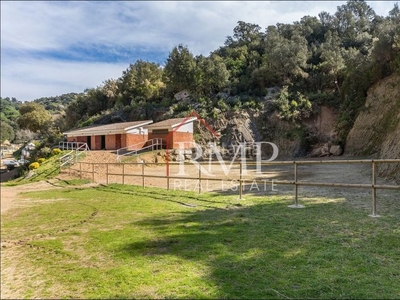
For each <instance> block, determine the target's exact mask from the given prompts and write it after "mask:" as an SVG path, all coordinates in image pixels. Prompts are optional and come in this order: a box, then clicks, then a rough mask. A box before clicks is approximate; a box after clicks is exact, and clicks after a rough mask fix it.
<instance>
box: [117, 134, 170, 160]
mask: <svg viewBox="0 0 400 300" xmlns="http://www.w3.org/2000/svg"><path fill="white" fill-rule="evenodd" d="M149 143H151V144H150V145H148V146H145V147H140V148H138V149H134V150H132V151H130V152H126V153H122V154H121V153H120V150H126V149H129V148H132V147H135V146H138V145H141V144H142V143H138V144H134V145H131V146H128V147H124V148H120V149H118V150H117V161H118V162H121V157H122V156H128V155H136V154H138V152H139V151H142V150H146V149H150V148H151V151H153V150H159V149H162V147H163V145H164V140H163V139H162V138H155V139H151V140H148V141H146V142H145V145H146V144H149ZM159 146H160V147H159Z"/></svg>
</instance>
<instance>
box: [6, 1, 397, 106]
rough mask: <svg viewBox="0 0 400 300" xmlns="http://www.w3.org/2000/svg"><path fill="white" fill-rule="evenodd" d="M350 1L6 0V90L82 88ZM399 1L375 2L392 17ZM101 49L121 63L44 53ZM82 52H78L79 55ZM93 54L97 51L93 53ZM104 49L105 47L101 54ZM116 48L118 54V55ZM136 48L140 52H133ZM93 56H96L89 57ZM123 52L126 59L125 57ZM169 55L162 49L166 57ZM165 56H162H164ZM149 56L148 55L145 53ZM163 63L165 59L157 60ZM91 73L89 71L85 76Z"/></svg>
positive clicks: (29, 93) (26, 93) (31, 92)
mask: <svg viewBox="0 0 400 300" xmlns="http://www.w3.org/2000/svg"><path fill="white" fill-rule="evenodd" d="M345 3H346V2H345V1H148V2H146V1H127V2H123V1H93V2H90V1H21V2H19V1H1V52H2V53H1V54H2V57H1V68H2V69H1V83H2V86H1V95H2V97H6V96H10V97H16V98H17V99H19V100H24V101H25V100H32V99H34V98H38V97H42V96H50V95H56V94H62V93H65V92H70V91H75V92H79V91H82V90H83V89H84V88H86V87H94V86H97V85H99V84H101V82H102V81H103V80H106V79H108V78H113V77H119V76H121V73H122V71H123V70H125V69H126V68H127V67H128V65H129V63H133V62H134V61H135V60H136V59H138V58H140V57H135V56H134V53H135V52H136V53H137V52H139V53H143V52H146V51H148V52H149V53H150V52H152V53H165V54H166V55H167V53H168V52H169V51H170V50H171V49H172V48H173V47H174V46H176V45H178V44H183V45H186V46H188V47H189V49H190V50H191V51H192V52H193V53H194V54H195V55H197V54H204V55H208V54H209V52H210V51H213V50H216V49H217V48H218V47H220V46H222V45H223V43H224V41H225V39H226V37H227V36H228V35H232V34H233V29H234V27H235V26H236V25H237V22H238V21H245V22H249V23H254V24H257V25H259V26H261V27H262V28H263V30H264V29H265V28H266V27H267V26H269V25H275V24H276V23H278V22H280V23H293V22H294V21H298V20H300V19H301V18H302V17H303V16H305V15H312V16H317V15H318V13H320V12H321V11H327V12H329V13H331V14H333V13H334V12H335V11H336V8H337V6H340V5H342V4H345ZM394 3H395V2H393V1H370V2H368V4H369V5H370V6H372V7H373V8H374V10H375V11H376V13H378V14H380V15H387V12H388V11H389V10H391V9H392V8H393V5H394ZM77 48H79V49H99V50H103V49H104V50H105V51H108V52H110V56H119V55H121V53H120V52H121V51H126V49H128V50H129V51H131V52H129V51H128V52H126V53H125V57H126V58H124V61H122V59H120V60H118V61H121V62H119V63H116V64H111V63H103V62H101V61H104V57H105V56H103V57H102V59H101V61H100V62H99V63H93V62H91V63H88V62H72V63H70V62H65V61H64V62H62V61H57V60H56V59H55V57H56V56H54V55H53V56H50V57H49V56H44V57H43V58H42V59H39V58H40V57H42V55H44V54H45V53H49V52H53V54H54V53H62V56H64V60H65V56H68V55H72V54H74V59H76V58H77V57H76V56H77V55H78V56H79V55H81V57H78V58H80V60H84V59H85V58H86V56H85V55H86V54H84V53H79V52H78V53H76V49H77ZM74 51H75V52H74ZM88 51H90V50H88ZM100 52H101V51H100ZM111 52H113V53H111ZM132 53H133V54H132ZM87 55H89V56H92V57H91V61H92V60H93V59H95V58H96V55H97V54H96V53H95V52H93V53H89V54H87ZM123 56H124V55H122V56H121V57H123ZM161 56H162V54H161ZM159 57H160V55H159ZM143 59H146V58H143ZM157 62H159V63H160V61H157ZM83 74H84V75H83Z"/></svg>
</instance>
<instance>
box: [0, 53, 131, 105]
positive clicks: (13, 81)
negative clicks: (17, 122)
mask: <svg viewBox="0 0 400 300" xmlns="http://www.w3.org/2000/svg"><path fill="white" fill-rule="evenodd" d="M125 69H126V65H125V64H110V63H81V62H60V61H56V60H47V59H31V60H24V61H18V62H15V63H12V64H9V65H6V66H2V73H3V72H4V73H6V74H7V76H5V77H3V76H2V77H1V86H2V89H1V96H2V97H6V96H9V97H16V98H17V99H18V100H22V101H26V100H34V99H37V98H41V97H50V96H56V95H61V94H65V93H70V92H76V93H80V92H83V91H84V89H86V88H91V87H96V86H99V85H100V84H101V83H102V82H103V81H105V80H107V79H110V78H118V77H120V76H121V75H122V70H125ZM15 94H18V95H15Z"/></svg>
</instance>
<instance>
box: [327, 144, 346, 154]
mask: <svg viewBox="0 0 400 300" xmlns="http://www.w3.org/2000/svg"><path fill="white" fill-rule="evenodd" d="M329 153H330V154H332V155H334V156H339V155H342V153H343V149H342V146H340V145H332V146H331V147H330V148H329Z"/></svg>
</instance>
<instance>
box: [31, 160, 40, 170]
mask: <svg viewBox="0 0 400 300" xmlns="http://www.w3.org/2000/svg"><path fill="white" fill-rule="evenodd" d="M39 166H40V165H39V163H38V162H37V161H35V162H33V163H31V164H30V165H29V170H34V169H37V168H39Z"/></svg>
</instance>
